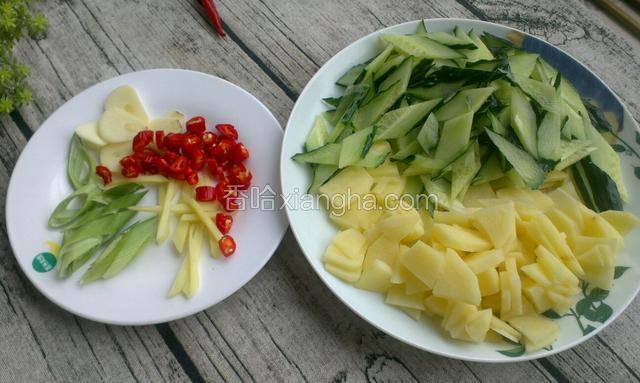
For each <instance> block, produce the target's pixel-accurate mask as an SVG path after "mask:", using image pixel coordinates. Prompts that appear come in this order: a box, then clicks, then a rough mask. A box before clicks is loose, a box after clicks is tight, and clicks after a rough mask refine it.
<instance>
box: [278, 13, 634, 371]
mask: <svg viewBox="0 0 640 383" xmlns="http://www.w3.org/2000/svg"><path fill="white" fill-rule="evenodd" d="M425 22H426V26H427V29H428V30H429V31H448V32H450V31H452V29H453V27H454V26H455V25H459V26H460V27H462V28H463V29H465V30H471V29H473V30H474V31H476V33H478V34H481V33H482V32H485V31H486V32H489V33H492V34H494V35H496V36H498V37H502V38H506V37H507V35H509V36H510V37H512V38H515V40H516V41H521V42H522V47H523V49H525V50H529V51H533V52H537V53H539V54H540V55H541V56H542V57H544V58H545V59H546V60H547V61H549V62H550V63H551V64H553V65H554V66H556V67H557V68H560V70H561V72H562V74H563V75H564V76H565V77H567V78H569V80H571V82H572V83H573V84H574V85H575V86H576V87H577V88H578V90H579V91H580V93H581V94H582V95H583V96H586V97H588V98H591V99H594V100H595V101H596V102H597V103H598V104H599V105H601V106H602V107H603V109H604V110H606V111H607V112H610V113H611V114H612V115H613V116H615V117H616V119H617V121H618V124H619V126H620V127H621V131H619V132H618V136H619V138H620V140H619V142H618V143H617V146H616V149H617V150H619V151H623V152H624V153H626V154H624V155H621V158H622V161H623V172H624V177H625V180H626V184H627V187H628V188H629V195H631V196H632V198H633V197H635V198H634V199H633V200H632V201H631V204H629V205H626V206H625V209H626V210H630V211H632V212H634V213H635V214H636V215H638V214H639V213H640V200H639V199H638V198H637V195H638V194H639V193H638V189H639V184H638V177H640V166H639V165H640V157H639V156H638V153H639V152H640V150H639V145H638V142H640V141H638V142H636V132H637V130H638V128H637V125H636V124H635V122H634V121H633V118H632V117H631V115H630V114H629V112H628V111H627V110H626V109H625V108H624V106H623V105H622V103H621V101H620V100H619V99H618V98H617V97H616V96H615V95H614V94H613V92H612V91H611V90H610V89H609V88H608V87H607V86H606V85H605V84H604V83H602V81H601V80H600V79H599V78H598V77H597V76H596V75H595V74H593V73H592V72H591V71H589V70H588V69H587V68H586V67H585V66H584V65H582V64H580V63H579V62H578V61H577V60H575V59H574V58H572V57H571V56H569V55H567V54H566V53H564V52H562V51H561V50H560V49H557V48H555V47H553V46H552V45H550V44H548V43H546V42H544V41H542V40H540V39H537V38H535V37H533V36H531V35H528V34H525V33H524V32H519V31H516V30H514V29H511V28H508V27H504V26H501V25H497V24H493V23H488V22H482V21H475V20H465V19H431V20H425ZM416 27H417V21H412V22H408V23H404V24H400V25H396V26H392V27H389V28H385V29H382V30H380V31H378V32H374V33H372V34H370V35H368V36H365V37H363V38H361V39H360V40H358V41H356V42H354V43H352V44H351V45H349V46H348V47H346V48H344V49H343V50H342V51H340V52H339V53H338V54H336V55H335V56H334V57H333V58H331V59H330V60H329V61H328V62H327V63H326V64H325V65H323V66H322V68H320V70H319V71H318V72H317V73H316V74H315V76H314V77H313V78H312V79H311V80H310V81H309V83H308V84H307V86H306V87H305V89H304V90H303V92H302V93H301V95H300V97H299V98H298V100H297V102H296V104H295V106H294V108H293V111H292V112H291V116H290V118H289V121H288V123H287V128H286V130H285V137H284V142H283V146H282V148H283V149H282V157H281V167H282V170H281V173H282V190H283V193H284V194H285V195H288V194H296V193H298V194H299V193H301V192H303V191H304V190H306V188H307V187H308V185H309V182H310V179H311V172H310V170H309V168H308V167H307V166H303V165H301V164H299V163H296V162H294V161H292V160H291V159H290V158H291V156H292V155H293V154H295V153H297V152H300V151H302V149H303V143H304V141H305V139H306V136H307V134H308V132H309V130H310V129H311V126H312V123H313V120H314V118H315V116H317V115H318V114H319V113H321V112H322V111H324V110H326V106H324V105H323V104H322V102H321V101H320V100H321V99H322V98H324V97H331V96H337V95H339V94H340V92H341V89H340V88H339V87H338V86H336V85H334V83H335V81H336V80H337V79H338V78H339V77H340V76H341V75H342V74H343V73H344V72H345V71H346V70H347V69H349V68H351V67H352V66H353V65H356V64H359V63H362V62H364V61H366V60H368V59H369V58H371V57H373V56H374V55H375V54H376V53H377V52H379V51H380V50H381V49H382V45H381V43H380V41H379V39H378V35H379V34H380V33H395V34H407V33H414V32H415V30H416ZM638 137H640V136H638ZM636 169H637V170H636ZM636 173H637V174H636ZM287 214H288V216H289V221H290V224H291V229H292V231H293V233H294V235H295V237H296V239H297V240H298V243H299V244H300V246H301V248H302V250H303V252H304V254H305V256H306V257H307V259H308V261H309V262H310V263H311V266H312V267H313V269H314V270H315V271H316V273H317V274H318V275H319V276H320V278H321V279H322V281H323V282H324V283H325V284H326V285H327V286H328V287H329V288H330V289H331V291H333V293H334V294H336V296H338V298H340V299H341V300H342V302H344V303H345V304H346V305H347V306H348V307H349V308H351V309H352V310H353V311H354V312H355V313H357V314H358V315H359V316H361V317H362V318H363V319H365V320H366V321H368V322H369V323H371V324H372V325H374V326H375V327H377V328H379V329H380V330H382V331H384V332H386V333H387V334H390V335H392V336H393V337H395V338H397V339H399V340H401V341H403V342H405V343H408V344H410V345H413V346H415V347H418V348H420V349H423V350H427V351H430V352H433V353H436V354H440V355H444V356H448V357H452V358H459V359H464V360H470V361H482V362H511V361H520V360H527V359H533V358H539V357H544V356H548V355H550V354H553V353H556V352H559V351H562V350H566V349H568V348H570V347H573V346H575V345H577V344H579V343H581V342H583V341H584V340H586V339H588V338H590V337H591V336H593V335H595V334H597V333H598V332H599V331H600V330H602V329H603V328H604V327H606V326H607V325H608V324H609V323H611V321H613V320H614V319H615V318H616V317H617V316H618V315H620V314H621V313H622V311H623V310H624V309H625V308H626V307H627V306H628V305H629V303H630V302H631V301H632V300H633V298H634V297H635V296H636V294H637V292H638V289H639V287H640V284H639V283H638V275H640V272H639V270H640V260H639V259H638V257H637V256H636V257H631V256H630V254H629V253H627V252H624V253H623V254H621V256H620V257H619V260H618V264H619V265H625V266H631V268H630V269H628V270H627V271H626V272H625V273H624V274H623V275H622V276H621V277H620V278H618V279H616V281H615V284H614V286H613V289H612V291H611V293H610V294H609V295H608V296H607V297H606V299H605V300H604V301H596V302H595V303H594V304H595V305H596V306H598V305H602V304H606V305H608V306H610V307H611V308H612V309H613V312H612V313H611V315H603V316H601V317H600V319H601V320H602V321H601V322H599V321H598V320H595V321H593V320H588V319H586V318H584V317H580V318H576V317H573V316H569V317H565V318H562V319H560V320H559V323H560V328H561V332H560V336H559V339H558V340H557V342H556V343H555V344H554V345H553V349H552V350H541V351H538V352H534V353H526V354H521V353H520V352H517V351H518V349H517V347H515V346H514V345H509V344H506V343H505V344H492V343H484V344H477V345H476V344H470V343H465V342H460V341H455V340H451V339H450V338H449V337H448V336H447V335H445V334H444V333H443V332H441V330H440V329H439V325H438V323H437V322H436V321H435V320H434V321H414V320H413V319H411V318H410V317H409V316H407V315H406V314H404V313H403V312H401V311H400V310H397V309H395V308H393V307H390V306H387V305H385V304H384V303H383V301H384V298H383V296H382V295H380V294H377V293H371V292H367V291H363V290H359V289H356V288H355V287H353V286H352V285H349V284H347V283H345V282H343V281H341V280H339V279H338V278H336V277H334V276H333V275H331V274H330V273H328V272H327V271H326V270H325V269H324V267H323V264H322V261H321V259H322V254H323V253H324V250H325V248H326V246H327V244H328V243H329V242H330V240H331V238H332V237H333V236H334V235H335V233H336V228H335V227H334V226H333V225H332V224H331V223H330V221H329V219H328V217H327V214H326V212H325V211H324V210H322V209H319V210H312V211H309V210H305V209H301V208H296V207H292V208H289V207H288V208H287ZM639 231H640V230H636V231H634V232H633V233H631V234H629V235H628V236H627V237H626V243H627V246H626V248H627V249H630V250H633V249H638V248H639V246H640V237H639V236H638V232H639ZM604 311H607V310H606V309H605V308H603V309H602V312H604ZM577 319H579V323H578V320H577ZM602 322H604V323H602ZM590 326H591V327H590ZM505 350H510V351H511V352H507V354H508V355H504V354H502V353H500V352H499V351H505Z"/></svg>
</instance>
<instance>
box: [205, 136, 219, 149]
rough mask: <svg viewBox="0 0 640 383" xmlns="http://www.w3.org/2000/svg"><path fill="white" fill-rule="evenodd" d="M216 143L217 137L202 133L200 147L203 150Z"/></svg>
mask: <svg viewBox="0 0 640 383" xmlns="http://www.w3.org/2000/svg"><path fill="white" fill-rule="evenodd" d="M216 142H218V136H216V134H215V133H213V132H204V133H202V145H203V146H204V147H205V148H211V147H213V146H214V145H215V144H216Z"/></svg>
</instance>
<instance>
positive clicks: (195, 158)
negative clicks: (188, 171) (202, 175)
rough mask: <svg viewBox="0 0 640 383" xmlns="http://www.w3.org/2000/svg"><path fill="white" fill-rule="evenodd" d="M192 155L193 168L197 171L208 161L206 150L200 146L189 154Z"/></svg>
mask: <svg viewBox="0 0 640 383" xmlns="http://www.w3.org/2000/svg"><path fill="white" fill-rule="evenodd" d="M189 156H190V157H191V161H190V163H191V168H193V170H195V171H200V170H202V168H204V163H205V161H206V157H205V155H204V151H202V149H200V148H196V149H193V150H192V151H191V153H190V154H189Z"/></svg>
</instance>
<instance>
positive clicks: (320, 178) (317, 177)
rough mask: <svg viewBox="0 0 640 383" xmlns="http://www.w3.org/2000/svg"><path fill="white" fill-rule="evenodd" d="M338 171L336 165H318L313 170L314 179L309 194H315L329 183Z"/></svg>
mask: <svg viewBox="0 0 640 383" xmlns="http://www.w3.org/2000/svg"><path fill="white" fill-rule="evenodd" d="M337 171H338V167H337V166H335V165H317V166H315V167H314V169H313V179H312V180H311V185H309V189H308V190H307V193H310V194H311V193H315V192H316V190H318V188H319V187H320V186H322V185H324V183H325V182H327V181H328V180H329V179H330V178H331V177H333V175H334V174H335V173H336V172H337Z"/></svg>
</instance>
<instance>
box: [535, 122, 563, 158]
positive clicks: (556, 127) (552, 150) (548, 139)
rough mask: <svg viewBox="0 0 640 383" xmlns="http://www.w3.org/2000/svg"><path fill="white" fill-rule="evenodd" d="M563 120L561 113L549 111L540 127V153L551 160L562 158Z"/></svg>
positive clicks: (541, 156) (542, 156)
mask: <svg viewBox="0 0 640 383" xmlns="http://www.w3.org/2000/svg"><path fill="white" fill-rule="evenodd" d="M561 132H562V121H561V120H560V115H559V114H557V113H554V112H547V114H545V116H544V118H542V122H541V123H540V127H539V128H538V155H539V156H540V158H544V159H546V160H550V161H558V160H559V159H560V135H561Z"/></svg>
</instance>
